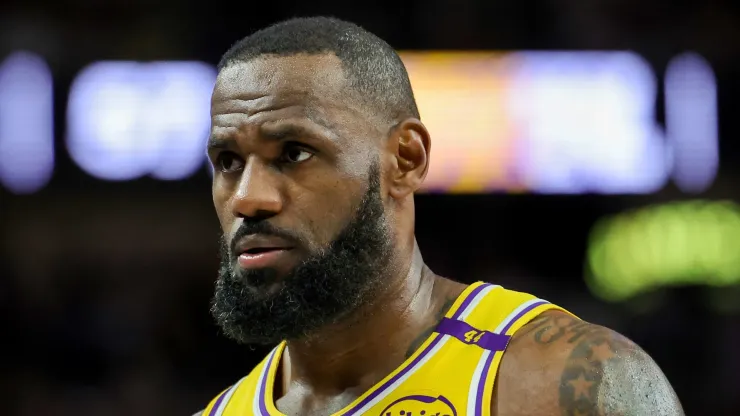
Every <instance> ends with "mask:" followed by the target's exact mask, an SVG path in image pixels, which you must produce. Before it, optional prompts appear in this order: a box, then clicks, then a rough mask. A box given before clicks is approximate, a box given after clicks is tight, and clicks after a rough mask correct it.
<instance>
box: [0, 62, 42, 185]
mask: <svg viewBox="0 0 740 416" xmlns="http://www.w3.org/2000/svg"><path fill="white" fill-rule="evenodd" d="M52 100H53V81H52V76H51V71H50V70H49V67H48V66H47V64H46V62H45V61H44V59H43V58H42V57H40V56H38V55H36V54H33V53H29V52H15V53H13V54H12V55H10V56H8V57H7V58H6V59H5V61H4V62H3V63H2V65H0V181H1V182H2V183H3V185H5V187H6V188H8V189H9V190H10V191H11V192H14V193H17V194H29V193H33V192H36V191H38V190H40V189H41V188H43V187H44V186H46V184H47V183H48V182H49V180H50V179H51V175H52V173H53V172H54V114H53V107H54V104H53V101H52Z"/></svg>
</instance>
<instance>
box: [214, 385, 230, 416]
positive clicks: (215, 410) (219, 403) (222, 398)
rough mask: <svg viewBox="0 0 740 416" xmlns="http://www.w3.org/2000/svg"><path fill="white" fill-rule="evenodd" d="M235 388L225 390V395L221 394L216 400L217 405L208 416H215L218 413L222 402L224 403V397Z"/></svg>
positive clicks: (215, 404)
mask: <svg viewBox="0 0 740 416" xmlns="http://www.w3.org/2000/svg"><path fill="white" fill-rule="evenodd" d="M233 388H234V386H231V387H229V388H228V389H226V390H224V391H223V393H221V395H220V396H218V399H216V403H214V404H213V407H212V408H211V411H210V412H208V416H215V415H216V412H217V411H218V407H219V406H221V402H222V401H224V397H226V394H227V393H228V392H229V391H231V389H233Z"/></svg>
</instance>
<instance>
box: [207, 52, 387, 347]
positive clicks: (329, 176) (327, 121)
mask: <svg viewBox="0 0 740 416" xmlns="http://www.w3.org/2000/svg"><path fill="white" fill-rule="evenodd" d="M345 85H346V82H345V79H344V75H343V72H342V70H341V65H340V62H339V60H338V59H337V58H336V57H333V56H328V55H296V56H288V57H263V58H259V59H256V60H252V61H249V62H247V63H239V64H234V65H232V66H229V67H227V68H225V69H224V70H223V71H222V72H221V74H219V77H218V80H217V83H216V87H215V90H214V93H213V99H212V106H211V114H212V132H211V140H210V141H209V148H208V153H209V157H210V159H211V162H212V163H213V166H214V171H215V173H214V179H213V201H214V205H215V208H216V212H217V214H218V218H219V221H220V223H221V227H222V230H223V238H222V247H221V267H220V270H219V277H218V281H217V284H216V294H215V297H214V302H213V307H212V312H213V314H214V317H215V318H216V320H217V322H218V323H219V325H220V326H221V327H222V329H223V330H224V332H225V333H226V334H227V335H228V336H230V337H232V338H234V339H236V340H237V341H240V342H244V343H274V342H277V341H280V340H282V339H291V338H300V337H305V336H307V335H310V334H311V333H313V332H315V331H316V330H317V329H319V328H321V327H322V326H325V325H328V324H331V323H334V322H336V321H337V320H339V319H341V318H342V317H344V316H346V315H347V314H349V313H351V312H353V311H355V310H357V309H358V308H359V307H361V306H363V305H365V304H368V303H369V302H371V301H372V299H373V294H374V293H377V290H379V288H380V287H382V285H383V276H384V272H385V269H386V267H387V264H388V263H389V260H390V257H391V254H392V251H393V250H392V249H391V247H392V243H391V242H390V233H389V231H388V230H389V228H388V224H387V221H386V218H385V215H384V206H383V198H382V192H383V191H382V189H381V188H382V186H381V181H380V178H381V172H380V171H381V168H380V164H379V162H378V160H379V157H378V151H379V143H376V140H373V138H371V137H365V136H363V135H367V134H374V133H372V132H373V130H372V128H369V126H368V122H367V118H366V117H362V111H361V110H360V109H358V108H356V107H353V106H352V105H348V104H347V102H349V101H350V100H342V96H343V94H342V91H343V90H345V91H346V89H345V88H346V87H345ZM376 139H377V138H376Z"/></svg>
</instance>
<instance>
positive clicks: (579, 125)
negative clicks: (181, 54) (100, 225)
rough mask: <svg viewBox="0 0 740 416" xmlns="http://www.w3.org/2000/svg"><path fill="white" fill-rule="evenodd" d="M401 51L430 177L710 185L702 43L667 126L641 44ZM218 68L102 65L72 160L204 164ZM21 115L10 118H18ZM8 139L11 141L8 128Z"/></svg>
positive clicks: (440, 184)
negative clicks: (426, 139)
mask: <svg viewBox="0 0 740 416" xmlns="http://www.w3.org/2000/svg"><path fill="white" fill-rule="evenodd" d="M401 57H402V59H403V60H404V62H405V63H406V65H407V67H408V71H409V75H410V77H411V82H412V84H413V87H414V89H415V95H416V97H417V101H418V104H419V108H420V112H421V115H422V118H423V120H424V122H425V124H426V125H427V126H428V128H429V130H430V131H431V134H432V137H433V139H434V149H433V151H432V160H431V167H430V171H429V174H428V176H427V180H426V182H425V184H424V188H423V191H426V192H439V193H453V194H454V193H481V192H492V191H493V192H496V191H499V192H500V191H503V192H512V193H520V192H534V193H545V194H582V193H600V194H644V193H651V192H654V191H656V190H658V189H660V188H661V187H662V186H663V185H664V184H665V183H666V182H667V181H668V180H669V179H670V178H671V176H672V177H673V179H674V180H675V182H676V183H677V185H678V186H679V187H680V188H681V189H682V190H684V191H685V192H701V191H703V190H705V189H706V188H707V187H709V186H710V185H711V184H712V182H713V180H714V177H715V175H716V172H717V166H718V160H719V158H718V155H717V152H718V144H717V142H718V137H717V136H718V134H717V131H718V126H717V122H718V121H717V104H716V94H717V88H716V83H715V79H714V75H713V73H712V69H711V68H710V67H709V65H708V64H707V63H706V61H704V60H703V59H702V58H701V57H700V56H698V55H696V54H692V53H687V54H683V55H680V56H678V57H677V58H676V59H674V60H673V61H672V62H671V64H670V65H669V67H668V71H667V74H666V77H665V87H666V88H665V89H666V97H665V100H666V126H667V128H666V130H665V131H664V129H663V128H662V127H661V126H660V125H659V124H658V123H657V121H656V117H655V114H654V111H655V101H656V94H657V82H658V81H657V77H656V76H655V74H654V73H653V71H652V70H651V68H650V67H649V65H648V64H647V63H646V62H645V61H644V60H643V59H642V58H641V57H640V56H639V55H636V54H633V53H629V52H613V51H612V52H609V51H606V52H598V51H581V52H536V51H534V52H533V51H524V52H511V53H508V52H507V53H495V52H429V51H427V52H401ZM215 76H216V71H215V68H214V67H213V66H211V65H208V64H205V63H201V62H179V61H173V62H153V63H143V62H129V61H126V62H121V61H102V62H96V63H93V64H91V65H89V66H88V67H86V68H85V69H84V70H82V71H81V72H80V73H79V74H78V76H77V77H76V78H75V80H74V81H73V84H72V86H71V88H70V95H69V97H68V98H69V103H68V106H67V114H66V126H65V128H66V146H67V149H68V151H69V153H70V155H71V157H72V160H73V161H74V162H75V163H76V164H77V165H78V166H79V167H80V168H81V169H82V170H84V171H85V172H87V173H88V174H90V175H92V176H94V177H97V178H100V179H103V180H116V181H125V180H133V179H136V178H140V177H143V176H151V177H154V178H158V179H162V180H182V179H187V178H188V177H190V176H192V175H194V174H196V172H198V171H200V169H203V166H204V165H207V163H206V159H205V152H204V149H203V147H204V146H203V145H204V143H205V140H206V137H207V132H208V129H209V123H210V115H209V101H210V94H211V89H212V87H213V84H214V82H215ZM41 85H43V83H42V84H41ZM15 90H16V91H32V90H22V89H21V88H15ZM24 94H30V93H29V92H26V93H24ZM21 101H23V100H21ZM14 120H17V118H16V117H15V116H13V117H12V118H11V122H10V123H7V122H6V123H3V125H11V126H17V125H18V123H17V122H14ZM13 128H15V127H13ZM34 129H41V127H39V126H38V125H36V126H34ZM6 130H8V128H7V127H5V130H3V131H6ZM49 131H51V130H49ZM7 136H8V134H4V135H3V136H2V137H7ZM11 137H15V136H12V135H11ZM34 137H44V135H43V134H40V135H35V134H34ZM11 141H13V142H14V143H16V142H20V140H19V139H17V138H13V139H11ZM0 143H6V144H5V145H3V146H5V148H7V147H8V145H7V143H9V141H8V139H3V140H2V141H0ZM45 143H48V141H47V142H45ZM14 146H15V145H14ZM7 157H8V156H6V158H7ZM37 157H38V156H37ZM47 159H48V160H51V161H52V162H48V163H47V162H46V160H47ZM47 159H44V163H35V164H32V165H31V164H26V165H30V166H25V169H27V170H29V171H30V170H33V169H40V168H39V167H38V166H51V164H50V163H53V154H51V155H50V156H49V157H48V158H47ZM0 160H2V159H0ZM19 160H20V159H18V158H14V159H13V162H14V163H16V164H17V163H20V162H18V161H19ZM10 166H11V165H9V164H5V163H3V167H4V168H3V169H0V177H1V178H2V179H3V182H4V183H8V182H9V179H8V178H11V177H21V175H20V174H15V173H13V174H11V173H9V172H10V171H11V170H12V171H13V172H20V171H21V170H18V169H17V168H13V169H11V168H10ZM207 169H210V168H207ZM47 180H48V179H47ZM16 182H17V180H16ZM43 183H45V182H43ZM8 187H10V186H8ZM26 189H37V188H33V187H31V188H28V187H26Z"/></svg>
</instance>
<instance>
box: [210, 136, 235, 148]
mask: <svg viewBox="0 0 740 416" xmlns="http://www.w3.org/2000/svg"><path fill="white" fill-rule="evenodd" d="M234 146H236V143H235V141H234V139H227V138H223V137H216V136H210V137H209V138H208V143H207V144H206V149H207V150H208V151H211V150H223V149H231V148H233V147H234Z"/></svg>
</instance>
